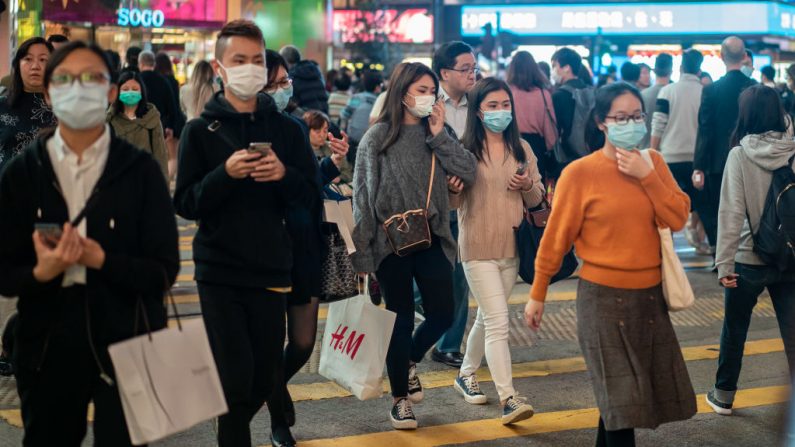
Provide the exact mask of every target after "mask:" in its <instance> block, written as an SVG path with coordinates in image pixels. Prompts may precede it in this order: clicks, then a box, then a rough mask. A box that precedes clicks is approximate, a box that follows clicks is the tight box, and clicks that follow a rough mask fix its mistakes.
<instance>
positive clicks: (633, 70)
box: [621, 61, 640, 82]
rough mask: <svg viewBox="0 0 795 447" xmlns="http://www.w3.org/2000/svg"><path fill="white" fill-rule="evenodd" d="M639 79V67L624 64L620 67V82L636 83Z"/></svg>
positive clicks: (628, 63) (629, 63) (630, 63)
mask: <svg viewBox="0 0 795 447" xmlns="http://www.w3.org/2000/svg"><path fill="white" fill-rule="evenodd" d="M638 79H640V65H637V64H633V63H632V62H629V61H627V62H624V65H622V66H621V80H622V81H625V82H638Z"/></svg>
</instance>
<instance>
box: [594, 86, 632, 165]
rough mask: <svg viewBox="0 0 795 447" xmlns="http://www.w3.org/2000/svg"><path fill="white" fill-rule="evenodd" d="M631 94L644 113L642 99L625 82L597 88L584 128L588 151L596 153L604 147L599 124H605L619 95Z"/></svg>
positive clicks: (603, 135) (603, 138)
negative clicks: (638, 102)
mask: <svg viewBox="0 0 795 447" xmlns="http://www.w3.org/2000/svg"><path fill="white" fill-rule="evenodd" d="M627 93H629V94H631V95H633V96H635V97H636V98H638V101H640V107H641V110H643V111H644V112H645V109H644V105H643V97H642V96H641V95H640V92H639V91H638V89H637V88H635V86H634V85H632V84H629V83H627V82H624V81H621V82H615V83H613V84H608V85H605V86H602V87H599V88H598V89H597V90H596V94H595V95H594V106H593V109H591V113H590V115H589V117H588V123H587V125H586V126H585V141H586V142H587V143H588V149H590V150H591V151H596V150H599V149H601V148H602V147H604V145H605V134H604V132H602V130H601V129H599V124H601V123H603V122H605V119H606V118H607V115H608V114H609V113H610V108H611V107H613V101H614V100H615V99H616V98H618V97H619V96H621V95H624V94H627Z"/></svg>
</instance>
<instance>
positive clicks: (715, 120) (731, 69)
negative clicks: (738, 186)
mask: <svg viewBox="0 0 795 447" xmlns="http://www.w3.org/2000/svg"><path fill="white" fill-rule="evenodd" d="M720 56H721V59H723V63H724V64H726V75H725V76H724V77H722V78H721V79H719V80H717V81H715V82H714V83H713V84H712V85H709V86H707V87H704V90H703V92H702V94H701V107H700V109H699V112H698V135H697V137H696V152H695V159H694V161H693V178H692V180H693V186H694V187H695V188H696V189H698V190H703V191H704V193H703V194H701V199H700V200H698V201H697V203H696V204H695V209H696V211H697V212H698V215H699V217H700V218H701V221H702V222H703V224H704V231H705V232H706V233H707V238H708V239H709V243H710V245H712V246H713V247H714V246H715V245H716V243H717V237H718V207H719V205H720V189H721V184H722V183H723V168H724V166H726V160H727V159H728V158H729V151H730V150H731V149H732V145H731V144H730V142H729V139H730V138H731V135H732V133H733V132H734V128H735V127H736V126H737V115H738V114H739V108H740V106H739V102H738V100H739V97H740V93H742V91H743V90H745V89H746V88H748V87H749V86H751V85H754V84H756V81H754V80H753V79H751V78H749V77H748V76H746V75H745V74H744V73H743V72H742V69H743V67H744V66H745V64H746V61H747V58H748V55H747V54H746V50H745V44H744V43H743V41H742V39H740V38H739V37H736V36H731V37H728V38H726V40H724V41H723V44H722V45H721V51H720Z"/></svg>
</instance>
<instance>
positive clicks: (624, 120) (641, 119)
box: [605, 113, 646, 126]
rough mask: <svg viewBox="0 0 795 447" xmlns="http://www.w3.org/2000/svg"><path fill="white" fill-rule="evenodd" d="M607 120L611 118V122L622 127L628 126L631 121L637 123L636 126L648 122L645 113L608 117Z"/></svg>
mask: <svg viewBox="0 0 795 447" xmlns="http://www.w3.org/2000/svg"><path fill="white" fill-rule="evenodd" d="M605 118H610V119H611V120H614V121H615V122H616V124H619V125H622V126H623V125H624V124H628V123H629V122H630V121H632V122H633V123H636V124H639V123H645V122H646V114H645V113H639V114H637V115H632V116H606V117H605Z"/></svg>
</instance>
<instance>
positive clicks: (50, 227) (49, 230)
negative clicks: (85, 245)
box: [34, 223, 63, 248]
mask: <svg viewBox="0 0 795 447" xmlns="http://www.w3.org/2000/svg"><path fill="white" fill-rule="evenodd" d="M34 228H35V229H36V231H38V232H39V235H41V238H42V239H43V240H44V243H45V244H47V246H48V247H50V248H55V246H56V245H58V241H60V240H61V236H62V235H63V229H62V228H61V226H60V225H58V224H54V223H37V224H35V225H34Z"/></svg>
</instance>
